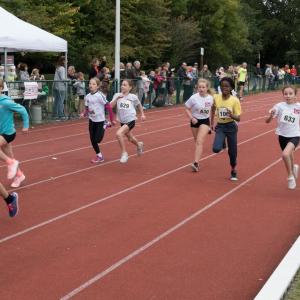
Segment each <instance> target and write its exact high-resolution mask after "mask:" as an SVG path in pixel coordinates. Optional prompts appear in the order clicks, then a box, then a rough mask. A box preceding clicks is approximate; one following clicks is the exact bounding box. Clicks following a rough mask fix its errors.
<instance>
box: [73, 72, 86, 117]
mask: <svg viewBox="0 0 300 300" xmlns="http://www.w3.org/2000/svg"><path fill="white" fill-rule="evenodd" d="M73 86H74V88H75V89H76V95H77V96H78V99H79V102H78V109H77V112H78V114H79V116H80V114H81V113H82V112H83V111H84V97H85V95H86V87H85V81H84V74H83V73H82V72H78V74H77V79H76V81H75V82H74V83H73Z"/></svg>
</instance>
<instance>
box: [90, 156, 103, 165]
mask: <svg viewBox="0 0 300 300" xmlns="http://www.w3.org/2000/svg"><path fill="white" fill-rule="evenodd" d="M102 162H104V158H103V156H102V155H101V156H98V155H96V157H95V158H93V159H92V160H91V163H92V164H98V163H102Z"/></svg>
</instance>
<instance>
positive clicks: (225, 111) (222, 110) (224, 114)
mask: <svg viewBox="0 0 300 300" xmlns="http://www.w3.org/2000/svg"><path fill="white" fill-rule="evenodd" d="M218 115H219V118H220V119H230V117H229V116H228V109H227V108H226V107H220V108H219V109H218Z"/></svg>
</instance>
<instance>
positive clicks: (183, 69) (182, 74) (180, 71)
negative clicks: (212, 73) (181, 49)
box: [176, 62, 187, 104]
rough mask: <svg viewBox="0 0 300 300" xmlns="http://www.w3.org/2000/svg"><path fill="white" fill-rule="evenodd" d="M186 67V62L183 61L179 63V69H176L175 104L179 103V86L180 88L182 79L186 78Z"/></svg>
mask: <svg viewBox="0 0 300 300" xmlns="http://www.w3.org/2000/svg"><path fill="white" fill-rule="evenodd" d="M186 68H187V64H186V63H185V62H183V63H182V64H181V66H180V67H179V69H178V70H177V77H178V79H177V82H176V83H177V84H176V104H179V103H180V102H181V101H180V93H181V88H182V84H183V81H184V80H185V79H186V78H187V76H186Z"/></svg>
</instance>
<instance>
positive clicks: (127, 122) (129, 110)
mask: <svg viewBox="0 0 300 300" xmlns="http://www.w3.org/2000/svg"><path fill="white" fill-rule="evenodd" d="M132 88H133V85H132V82H131V81H130V80H127V79H125V80H123V82H122V85H121V93H117V94H115V95H114V97H113V99H112V101H111V107H115V106H116V107H117V119H118V121H119V122H120V123H121V128H120V129H119V130H118V131H117V139H118V141H119V144H120V147H121V151H122V154H121V159H120V163H126V162H127V161H128V153H127V151H126V147H125V136H126V137H127V139H128V141H129V142H131V143H132V144H134V145H135V146H136V147H137V154H138V155H141V154H142V153H143V147H144V144H143V142H139V141H138V140H137V139H136V138H135V137H134V136H133V134H132V132H131V130H132V129H133V128H134V126H135V120H136V119H137V117H136V107H137V108H138V109H139V111H140V113H141V120H142V121H144V120H145V119H146V117H145V115H144V111H143V106H142V105H141V103H140V101H139V99H138V97H137V96H136V95H134V94H131V93H130V91H131V89H132Z"/></svg>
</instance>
